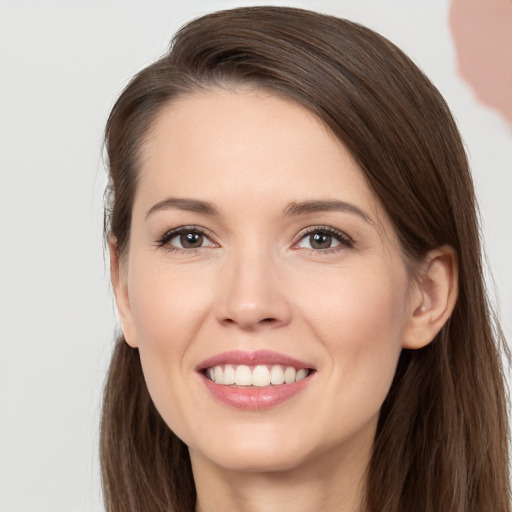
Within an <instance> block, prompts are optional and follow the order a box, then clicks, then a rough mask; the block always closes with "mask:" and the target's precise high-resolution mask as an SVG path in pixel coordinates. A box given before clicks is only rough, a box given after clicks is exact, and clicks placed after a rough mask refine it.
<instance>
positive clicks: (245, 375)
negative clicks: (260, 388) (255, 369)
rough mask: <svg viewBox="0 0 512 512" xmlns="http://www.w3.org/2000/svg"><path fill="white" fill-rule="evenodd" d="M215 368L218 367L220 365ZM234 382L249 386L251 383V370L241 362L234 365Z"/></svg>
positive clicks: (238, 384)
mask: <svg viewBox="0 0 512 512" xmlns="http://www.w3.org/2000/svg"><path fill="white" fill-rule="evenodd" d="M215 368H220V366H216V367H215ZM235 384H236V385H237V386H250V385H251V384H252V372H251V369H250V368H249V367H248V366H245V365H244V364H241V365H239V366H237V367H236V370H235Z"/></svg>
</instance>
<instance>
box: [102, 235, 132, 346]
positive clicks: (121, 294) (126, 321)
mask: <svg viewBox="0 0 512 512" xmlns="http://www.w3.org/2000/svg"><path fill="white" fill-rule="evenodd" d="M108 247H109V251H110V279H111V281H112V288H113V289H114V296H115V298H116V304H117V311H118V313H119V320H120V322H121V328H122V330H123V335H124V339H125V340H126V343H128V345H130V346H131V347H133V348H136V347H138V342H137V331H136V329H135V323H134V321H133V316H132V310H131V307H130V297H129V294H128V279H127V278H128V275H127V268H126V267H127V263H126V260H125V259H124V258H123V257H122V256H120V255H119V251H118V250H117V241H116V239H115V238H114V237H110V238H109V241H108Z"/></svg>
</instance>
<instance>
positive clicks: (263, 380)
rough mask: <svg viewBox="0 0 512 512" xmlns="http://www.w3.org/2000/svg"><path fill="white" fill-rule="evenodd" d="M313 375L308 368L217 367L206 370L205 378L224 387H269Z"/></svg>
mask: <svg viewBox="0 0 512 512" xmlns="http://www.w3.org/2000/svg"><path fill="white" fill-rule="evenodd" d="M310 373H311V370H309V369H307V368H299V369H297V368H294V367H293V366H284V365H280V364H275V365H264V364H259V365H256V366H252V367H251V366H248V365H245V364H240V365H232V364H226V365H222V366H221V365H216V366H211V367H209V368H207V369H206V372H205V376H206V377H207V378H208V379H209V380H211V381H212V382H215V383H216V384H222V385H224V386H252V387H260V388H261V387H268V386H279V385H281V384H291V383H293V382H299V381H301V380H302V379H304V378H306V377H307V376H308V375H309V374H310Z"/></svg>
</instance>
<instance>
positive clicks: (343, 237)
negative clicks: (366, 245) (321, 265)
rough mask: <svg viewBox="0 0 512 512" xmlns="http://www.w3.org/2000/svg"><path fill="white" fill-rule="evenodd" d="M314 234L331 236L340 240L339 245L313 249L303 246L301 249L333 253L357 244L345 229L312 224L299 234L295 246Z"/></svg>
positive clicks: (315, 252) (316, 252)
mask: <svg viewBox="0 0 512 512" xmlns="http://www.w3.org/2000/svg"><path fill="white" fill-rule="evenodd" d="M314 234H323V235H328V236H331V237H332V238H334V239H335V240H336V241H337V242H339V245H338V246H335V247H328V248H326V249H313V248H307V247H301V248H300V249H302V250H305V251H308V252H312V253H314V254H319V253H320V254H331V253H333V252H338V251H340V250H343V249H351V248H352V247H354V244H355V242H354V240H353V239H352V238H351V237H349V236H348V235H347V234H346V233H344V232H343V231H339V230H337V229H334V228H332V227H329V226H311V227H309V228H306V229H305V230H304V231H302V232H301V233H300V234H299V235H298V237H297V242H295V243H294V244H293V247H297V245H298V244H299V243H300V242H301V241H302V240H304V239H305V238H307V237H308V236H311V235H314Z"/></svg>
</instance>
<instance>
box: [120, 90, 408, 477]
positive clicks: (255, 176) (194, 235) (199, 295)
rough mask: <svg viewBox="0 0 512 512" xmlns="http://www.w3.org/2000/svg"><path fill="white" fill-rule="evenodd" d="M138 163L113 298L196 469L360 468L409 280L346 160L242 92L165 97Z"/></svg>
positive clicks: (304, 120) (282, 113)
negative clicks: (346, 464) (168, 100)
mask: <svg viewBox="0 0 512 512" xmlns="http://www.w3.org/2000/svg"><path fill="white" fill-rule="evenodd" d="M142 155H143V157H142V164H141V171H140V179H139V182H138V185H137V192H136V197H135V202H134V205H133V216H132V230H131V235H130V241H129V247H128V252H127V254H125V255H124V257H123V258H122V263H121V272H120V280H119V282H118V284H117V285H116V286H115V288H116V298H117V301H118V305H119V309H120V314H121V321H122V324H123V330H124V332H125V337H126V339H127V341H128V342H129V344H131V345H132V346H136V347H138V348H139V350H140V356H141V361H142V366H143V371H144V375H145V379H146V382H147V385H148V389H149V392H150V394H151V397H152V399H153V401H154V403H155V405H156V407H157V409H158V410H159V412H160V414H161V415H162V417H163V418H164V420H165V421H166V423H167V424H168V425H169V427H170V428H171V429H172V430H173V431H174V432H175V433H176V434H177V435H178V436H179V437H180V438H181V439H182V440H183V441H184V442H185V443H186V444H187V445H188V446H189V448H190V453H191V458H192V463H193V465H200V464H212V465H215V466H216V467H220V468H225V469H228V470H229V469H234V470H237V471H271V470H284V469H292V468H299V467H301V466H303V465H305V464H309V465H315V464H316V463H318V464H323V465H324V466H325V461H326V460H327V459H328V458H329V457H335V460H337V461H342V460H351V461H355V460H357V459H358V458H361V459H365V458H366V457H367V456H368V452H369V450H370V447H371V444H372V440H373V437H374V434H375V428H376V423H377V418H378V414H379V409H380V407H381V404H382V402H383V400H384V398H385V396H386V394H387V391H388V389H389V387H390V384H391V381H392V378H393V375H394V372H395V368H396V364H397V360H398V357H399V354H400V351H401V348H402V344H403V339H404V335H405V332H406V330H407V327H408V321H409V318H410V316H411V307H412V306H411V293H412V292H411V286H412V285H411V284H410V282H411V281H410V279H409V276H408V273H407V269H406V266H405V264H404V261H403V258H402V256H401V253H400V249H399V247H398V244H397V241H396V236H395V233H394V231H393V228H392V226H391V223H390V221H389V219H388V217H387V216H386V213H385V212H384V211H383V209H382V207H381V206H380V205H379V203H378V201H377V200H376V198H375V197H374V196H373V195H372V193H371V191H370V189H369V188H368V185H367V184H366V182H365V179H364V178H363V175H362V173H361V171H360V169H359V168H358V166H357V165H356V164H355V162H354V161H353V160H352V158H351V156H350V154H349V153H348V152H347V150H346V149H345V148H344V147H343V145H342V144H341V143H340V142H339V141H338V140H336V139H335V138H334V137H333V136H332V134H330V133H329V131H328V130H327V129H326V128H325V127H324V126H323V125H322V124H321V123H320V122H319V121H318V120H317V119H316V118H315V117H314V116H313V115H312V114H310V113H309V112H308V111H307V110H305V109H304V108H302V107H301V106H298V105H297V104H295V103H293V102H291V101H287V100H284V99H282V98H278V97H276V96H273V95H270V94H268V93H265V92H262V91H257V90H248V89H247V90H235V91H226V90H222V91H221V90H212V91H209V92H203V93H195V94H192V95H190V96H187V97H184V98H181V99H179V100H177V101H176V102H175V103H173V104H172V105H170V106H168V107H167V108H166V109H165V110H164V111H163V112H162V113H161V115H160V116H159V117H158V119H157V120H156V122H155V124H154V126H153V128H152V130H151V133H150V134H149V137H148V140H147V142H146V145H145V146H144V150H143V152H142ZM310 467H311V466H310Z"/></svg>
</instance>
